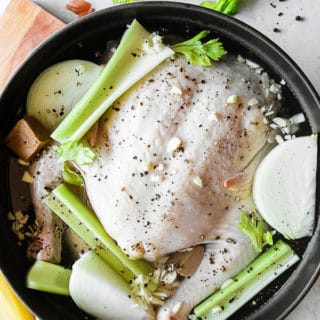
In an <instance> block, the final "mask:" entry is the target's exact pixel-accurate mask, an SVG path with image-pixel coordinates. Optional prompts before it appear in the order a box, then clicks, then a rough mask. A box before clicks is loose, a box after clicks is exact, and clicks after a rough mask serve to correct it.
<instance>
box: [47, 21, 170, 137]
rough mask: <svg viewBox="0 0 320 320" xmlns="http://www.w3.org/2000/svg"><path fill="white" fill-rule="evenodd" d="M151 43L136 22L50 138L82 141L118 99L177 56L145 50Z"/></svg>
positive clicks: (156, 48)
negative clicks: (163, 63)
mask: <svg viewBox="0 0 320 320" xmlns="http://www.w3.org/2000/svg"><path fill="white" fill-rule="evenodd" d="M152 43H153V42H152V38H151V36H150V34H149V32H148V31H146V30H145V29H144V28H143V27H142V26H141V25H140V24H139V22H138V21H136V20H134V21H133V22H132V23H131V25H130V27H129V28H128V29H127V31H126V32H125V33H124V35H123V37H122V39H121V42H120V44H119V46H118V48H117V50H116V52H115V53H114V54H113V56H112V57H111V59H110V61H109V62H108V63H107V65H106V66H105V68H104V69H103V70H102V71H101V73H100V75H99V76H98V78H97V79H96V80H95V82H94V83H93V84H92V86H91V87H90V88H89V90H88V91H87V92H86V93H85V95H84V96H83V97H82V98H81V99H80V101H78V102H77V104H76V105H75V107H74V108H73V109H72V111H71V112H70V113H69V114H68V115H67V117H66V118H65V119H64V120H63V121H62V122H61V123H60V125H59V126H58V127H57V128H56V130H55V131H54V132H53V133H52V135H51V137H52V138H53V139H54V140H56V141H58V142H60V143H66V142H70V141H79V140H80V139H81V138H82V137H83V136H84V135H85V134H86V133H87V132H88V130H89V129H90V128H91V127H92V126H93V125H94V124H95V123H96V122H97V121H98V119H99V118H100V117H101V116H102V115H103V114H104V113H105V112H106V111H107V109H108V108H109V107H110V106H111V105H112V103H113V102H114V101H115V100H116V99H118V98H119V97H120V96H121V95H122V94H123V93H124V92H125V91H127V90H128V89H129V88H130V87H131V86H133V85H134V84H135V83H136V82H137V81H139V80H140V79H142V78H143V77H144V76H146V75H147V74H148V73H149V72H150V71H152V70H153V69H154V68H155V67H157V66H158V65H159V64H160V63H161V62H163V61H164V60H165V59H166V58H168V57H170V56H172V55H173V54H174V51H172V50H171V49H170V48H169V47H168V46H164V45H155V46H153V47H152V48H151V49H150V50H147V51H146V50H144V47H145V45H146V44H150V45H151V46H152Z"/></svg>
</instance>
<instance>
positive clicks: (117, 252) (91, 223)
mask: <svg viewBox="0 0 320 320" xmlns="http://www.w3.org/2000/svg"><path fill="white" fill-rule="evenodd" d="M44 202H45V204H46V205H47V206H48V207H49V208H50V209H51V210H53V211H54V212H55V213H56V214H57V215H59V217H60V218H62V220H64V221H65V223H67V224H69V226H70V227H71V228H72V229H73V230H74V231H75V232H76V233H78V235H79V236H80V237H81V238H82V239H83V240H85V241H86V242H87V243H88V245H89V246H91V247H93V248H94V249H95V251H96V252H97V253H98V254H99V247H101V245H102V247H105V248H107V249H108V250H109V252H108V251H106V253H105V255H108V257H105V259H104V260H105V261H106V262H107V263H108V264H109V265H110V266H111V267H112V268H113V269H115V271H117V272H118V273H120V274H123V276H124V277H125V278H126V279H127V280H130V278H131V279H132V277H130V276H129V274H128V271H130V273H131V274H133V275H135V276H138V275H149V274H150V273H152V271H153V268H152V267H151V265H150V264H149V263H147V262H145V261H142V260H132V259H129V258H128V257H127V255H126V254H125V253H124V252H123V251H122V250H121V249H120V248H119V246H118V245H117V244H116V243H115V242H114V240H113V239H112V238H111V237H110V236H108V234H107V233H106V231H105V229H104V228H103V226H102V224H101V223H100V221H99V220H98V218H97V217H96V215H95V214H94V213H93V212H92V211H91V210H90V209H89V208H88V207H87V206H86V205H85V204H83V203H82V201H81V200H80V199H79V198H78V197H77V196H76V195H75V194H74V193H73V192H72V191H71V190H70V189H69V188H68V187H67V186H66V185H64V184H61V185H59V186H58V187H57V188H56V189H54V190H53V191H52V194H51V195H49V196H48V197H47V198H45V199H44ZM62 204H63V205H64V206H63V205H62ZM70 223H71V224H72V225H71V224H70ZM86 229H87V230H88V232H84V230H86ZM92 241H93V242H94V245H93V246H92ZM89 242H90V243H91V244H90V243H89ZM97 249H98V251H97ZM100 256H101V252H100ZM101 257H102V258H103V256H101ZM120 265H121V266H122V265H123V266H124V267H125V268H126V269H128V270H127V271H126V270H124V268H123V267H122V268H121V267H120ZM128 276H129V279H128Z"/></svg>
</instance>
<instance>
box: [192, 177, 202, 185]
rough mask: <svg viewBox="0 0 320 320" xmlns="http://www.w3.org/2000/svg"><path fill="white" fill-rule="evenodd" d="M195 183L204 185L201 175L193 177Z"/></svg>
mask: <svg viewBox="0 0 320 320" xmlns="http://www.w3.org/2000/svg"><path fill="white" fill-rule="evenodd" d="M192 182H193V184H195V185H197V186H198V187H201V188H202V187H203V185H202V180H201V178H200V177H199V176H196V177H194V178H193V179H192Z"/></svg>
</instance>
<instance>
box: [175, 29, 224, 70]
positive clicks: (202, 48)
mask: <svg viewBox="0 0 320 320" xmlns="http://www.w3.org/2000/svg"><path fill="white" fill-rule="evenodd" d="M209 33H210V31H208V30H203V31H201V32H200V33H198V34H197V35H196V36H194V37H193V38H191V39H188V40H186V41H183V42H179V43H177V44H175V45H173V46H171V48H172V49H173V50H174V51H175V52H178V53H181V54H183V55H185V57H186V58H187V60H188V62H190V63H191V64H196V65H200V66H205V67H207V66H210V65H211V60H213V61H218V60H219V59H220V58H221V57H222V56H224V55H225V54H227V51H226V50H225V49H224V48H223V45H222V43H221V42H220V41H219V38H216V39H212V40H209V41H208V42H205V43H202V42H201V41H200V40H202V39H203V38H205V37H206V36H207V35H208V34H209Z"/></svg>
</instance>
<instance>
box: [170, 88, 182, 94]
mask: <svg viewBox="0 0 320 320" xmlns="http://www.w3.org/2000/svg"><path fill="white" fill-rule="evenodd" d="M170 93H171V94H177V95H182V90H181V89H180V88H179V87H177V86H173V87H172V88H171V90H170Z"/></svg>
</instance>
